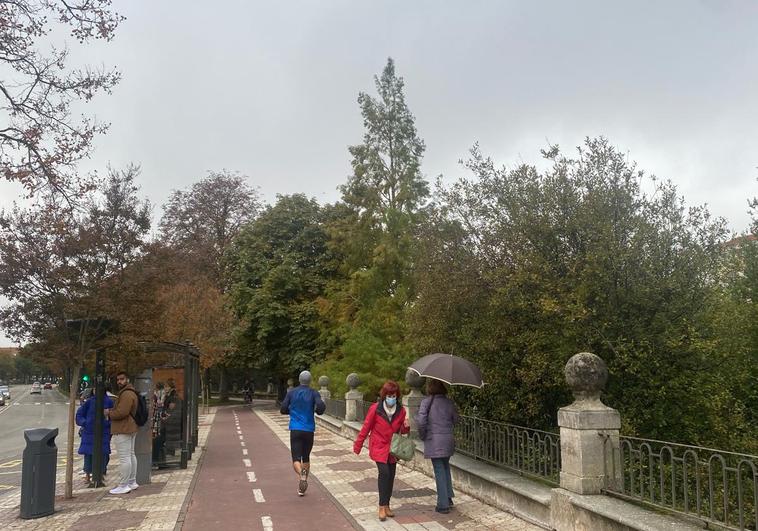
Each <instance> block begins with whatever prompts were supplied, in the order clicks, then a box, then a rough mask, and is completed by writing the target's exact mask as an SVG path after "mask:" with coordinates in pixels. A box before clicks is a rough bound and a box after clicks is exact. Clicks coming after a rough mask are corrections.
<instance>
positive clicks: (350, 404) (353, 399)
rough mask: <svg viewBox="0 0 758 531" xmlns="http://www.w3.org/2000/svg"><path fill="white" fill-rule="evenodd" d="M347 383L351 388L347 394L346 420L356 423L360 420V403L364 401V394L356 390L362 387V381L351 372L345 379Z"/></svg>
mask: <svg viewBox="0 0 758 531" xmlns="http://www.w3.org/2000/svg"><path fill="white" fill-rule="evenodd" d="M345 383H346V384H347V386H348V387H349V388H350V390H349V391H348V392H347V393H345V420H346V421H355V420H356V419H357V418H358V402H362V401H363V393H361V392H360V391H358V390H357V389H356V387H358V386H359V385H361V379H360V378H359V377H358V375H357V374H355V373H354V372H351V373H350V374H348V375H347V378H345Z"/></svg>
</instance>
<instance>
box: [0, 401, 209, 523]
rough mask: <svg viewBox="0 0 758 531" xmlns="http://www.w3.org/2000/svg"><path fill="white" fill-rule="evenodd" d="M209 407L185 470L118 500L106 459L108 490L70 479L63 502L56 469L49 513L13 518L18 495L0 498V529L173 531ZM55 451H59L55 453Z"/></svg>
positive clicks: (114, 471) (162, 475) (113, 468)
mask: <svg viewBox="0 0 758 531" xmlns="http://www.w3.org/2000/svg"><path fill="white" fill-rule="evenodd" d="M214 415H215V409H211V412H210V413H209V414H208V415H200V416H199V419H198V420H199V424H200V430H199V432H198V449H197V451H196V452H195V453H194V454H193V456H192V459H191V460H190V461H189V463H188V465H187V469H186V470H181V469H169V470H165V471H159V472H153V475H152V483H150V484H149V485H143V486H140V488H139V489H138V490H136V491H133V492H130V493H129V494H125V495H121V496H113V495H110V494H108V490H109V489H111V488H112V487H113V486H114V483H115V482H116V480H117V476H118V457H117V456H116V455H115V453H114V454H113V455H111V465H110V466H109V472H110V473H109V474H108V476H109V477H108V481H107V484H108V486H107V487H105V488H100V489H89V488H87V487H86V486H84V484H83V481H82V480H81V478H78V477H75V478H74V499H72V500H65V499H64V498H63V492H64V474H65V467H58V476H57V484H56V499H55V511H56V512H55V513H54V514H53V515H51V516H47V517H44V518H36V519H34V520H22V519H21V518H19V507H20V500H21V493H20V489H19V492H17V493H13V494H12V495H9V496H6V497H3V498H0V529H23V530H31V529H35V530H36V529H39V530H42V529H44V530H48V531H49V530H55V531H58V530H68V529H71V530H76V531H80V530H82V529H86V530H87V531H117V530H120V529H134V530H165V531H169V530H173V529H174V527H175V526H176V522H177V520H178V519H179V518H180V515H181V513H182V509H183V506H184V502H185V498H186V497H187V493H188V491H189V489H190V485H191V483H192V478H193V475H194V473H195V469H196V468H197V465H198V462H199V461H200V459H201V455H202V448H203V447H204V446H205V443H206V439H207V437H208V432H209V431H210V427H211V424H212V423H213V419H214ZM59 451H60V450H59Z"/></svg>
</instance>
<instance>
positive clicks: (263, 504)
mask: <svg viewBox="0 0 758 531" xmlns="http://www.w3.org/2000/svg"><path fill="white" fill-rule="evenodd" d="M285 418H287V419H288V418H289V417H285ZM287 436H288V437H289V434H287ZM308 483H309V486H308V491H307V493H306V495H305V496H303V497H300V496H298V495H297V485H298V477H297V475H295V472H294V471H293V470H292V458H291V456H290V452H289V450H288V449H287V447H286V446H285V445H283V444H282V443H281V441H279V439H278V438H277V436H276V435H275V434H274V433H273V432H272V431H271V430H269V429H268V428H267V426H266V424H264V423H263V422H262V421H261V420H260V419H259V418H258V417H257V416H256V415H253V414H251V413H250V407H249V406H235V407H230V408H224V409H219V411H218V413H217V415H216V420H215V422H214V424H213V429H212V430H211V434H210V437H209V439H208V449H207V453H206V455H205V457H204V458H203V464H202V466H201V467H200V470H199V472H198V475H197V479H196V483H195V487H194V490H193V491H192V501H191V502H190V505H189V509H188V511H187V515H186V518H185V520H184V524H183V527H182V530H183V531H203V530H206V529H245V530H248V529H262V530H271V529H281V530H286V529H303V530H305V529H328V530H330V531H332V530H334V531H339V530H352V529H354V527H353V525H352V523H351V519H350V517H349V516H346V515H345V514H343V513H342V512H341V510H340V507H339V506H338V505H336V504H335V503H333V502H332V500H331V498H330V496H329V493H328V491H327V490H326V489H325V488H324V487H323V486H321V485H319V483H318V481H309V482H308Z"/></svg>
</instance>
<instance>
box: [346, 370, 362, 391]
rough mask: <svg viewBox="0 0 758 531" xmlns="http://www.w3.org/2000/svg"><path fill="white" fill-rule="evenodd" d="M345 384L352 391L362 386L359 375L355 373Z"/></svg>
mask: <svg viewBox="0 0 758 531" xmlns="http://www.w3.org/2000/svg"><path fill="white" fill-rule="evenodd" d="M345 383H346V384H347V386H348V387H349V388H350V389H355V388H356V387H358V386H359V385H361V379H360V378H359V377H358V375H357V374H356V373H354V372H351V373H350V374H348V375H347V378H345Z"/></svg>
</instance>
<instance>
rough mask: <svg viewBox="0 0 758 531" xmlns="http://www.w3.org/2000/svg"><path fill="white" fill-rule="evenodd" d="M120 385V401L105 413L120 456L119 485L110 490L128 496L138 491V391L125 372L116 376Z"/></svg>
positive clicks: (112, 492)
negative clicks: (136, 453)
mask: <svg viewBox="0 0 758 531" xmlns="http://www.w3.org/2000/svg"><path fill="white" fill-rule="evenodd" d="M116 383H117V384H118V399H117V400H116V406H115V407H114V408H113V409H106V410H105V412H106V414H107V415H108V418H110V420H111V434H112V435H113V443H114V444H115V445H116V453H117V454H118V465H119V472H120V473H121V479H120V481H119V484H118V485H117V486H116V487H114V488H112V489H111V490H110V493H111V494H126V493H128V492H131V491H133V490H136V489H137V488H138V487H139V485H137V457H136V456H135V455H134V440H135V439H136V437H137V429H138V427H137V422H136V421H135V420H134V414H135V413H136V412H137V391H136V390H135V389H134V386H133V385H132V384H131V383H129V377H128V376H127V374H126V373H125V372H123V371H121V372H120V373H118V374H117V375H116Z"/></svg>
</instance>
